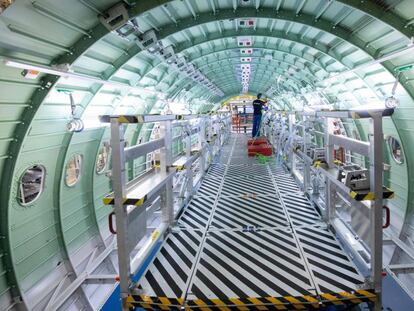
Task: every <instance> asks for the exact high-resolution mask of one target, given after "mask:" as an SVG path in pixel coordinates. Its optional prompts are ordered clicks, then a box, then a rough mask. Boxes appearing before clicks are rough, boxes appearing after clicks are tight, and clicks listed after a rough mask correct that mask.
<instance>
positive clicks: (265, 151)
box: [247, 143, 273, 157]
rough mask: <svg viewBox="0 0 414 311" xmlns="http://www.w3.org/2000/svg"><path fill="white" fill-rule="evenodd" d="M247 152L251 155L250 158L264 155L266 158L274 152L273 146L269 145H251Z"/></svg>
mask: <svg viewBox="0 0 414 311" xmlns="http://www.w3.org/2000/svg"><path fill="white" fill-rule="evenodd" d="M247 152H248V154H249V157H253V156H256V155H259V154H261V155H264V156H267V157H269V156H271V155H272V153H273V151H272V146H271V145H270V144H268V143H266V144H263V145H251V146H248V147H247Z"/></svg>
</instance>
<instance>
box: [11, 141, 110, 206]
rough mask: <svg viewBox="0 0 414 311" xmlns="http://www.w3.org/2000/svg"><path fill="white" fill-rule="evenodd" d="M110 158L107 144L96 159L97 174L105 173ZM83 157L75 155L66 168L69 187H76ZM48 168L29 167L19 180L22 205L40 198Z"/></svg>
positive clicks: (41, 166)
mask: <svg viewBox="0 0 414 311" xmlns="http://www.w3.org/2000/svg"><path fill="white" fill-rule="evenodd" d="M108 158H109V144H107V143H105V144H104V145H103V146H102V147H101V149H100V150H99V153H98V157H97V159H96V173H97V174H103V173H104V172H105V169H106V166H107V163H108ZM82 164H83V155H81V154H75V155H73V156H72V158H71V159H70V160H69V161H68V163H67V164H66V167H65V184H66V185H67V186H68V187H73V186H75V185H76V184H77V183H78V181H79V180H80V177H81V173H82ZM45 175H46V168H45V167H44V166H43V165H33V166H31V167H29V168H28V169H27V170H26V171H25V172H24V174H23V175H22V177H21V178H20V180H19V195H18V201H19V203H20V204H21V205H28V204H30V203H33V202H34V201H35V200H36V199H38V198H39V196H40V194H41V193H42V190H43V187H44V180H45Z"/></svg>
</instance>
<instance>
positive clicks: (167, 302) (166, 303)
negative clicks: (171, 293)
mask: <svg viewBox="0 0 414 311" xmlns="http://www.w3.org/2000/svg"><path fill="white" fill-rule="evenodd" d="M158 299H159V300H160V301H161V303H162V304H161V305H159V307H160V308H161V310H169V309H170V308H169V307H168V306H170V305H171V302H170V300H169V299H168V298H166V297H158Z"/></svg>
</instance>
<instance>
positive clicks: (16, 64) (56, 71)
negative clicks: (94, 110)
mask: <svg viewBox="0 0 414 311" xmlns="http://www.w3.org/2000/svg"><path fill="white" fill-rule="evenodd" d="M4 64H5V65H6V66H8V67H13V68H18V69H25V70H34V71H38V72H41V73H46V74H50V75H54V76H59V77H63V78H73V79H79V80H83V81H88V82H93V83H99V84H103V85H109V86H113V87H119V88H122V89H127V90H138V91H140V92H144V93H148V94H153V95H161V94H163V93H160V92H158V91H155V90H154V91H153V90H148V89H146V88H143V87H138V86H131V85H127V84H125V83H121V82H116V81H108V80H103V79H99V78H95V77H91V76H88V75H85V74H81V73H75V72H71V71H67V70H62V69H60V68H54V67H49V66H44V65H34V64H30V63H26V62H22V61H17V60H12V59H7V58H6V59H5V60H4Z"/></svg>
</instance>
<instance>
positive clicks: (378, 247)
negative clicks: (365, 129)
mask: <svg viewBox="0 0 414 311" xmlns="http://www.w3.org/2000/svg"><path fill="white" fill-rule="evenodd" d="M370 127H371V134H370V135H369V142H370V189H371V192H373V193H374V196H375V199H374V202H373V204H372V205H371V209H370V223H371V228H370V229H371V231H370V237H371V241H370V242H371V278H372V281H373V283H374V289H375V292H376V294H377V299H376V302H375V310H376V311H379V310H381V308H382V297H381V295H382V294H381V291H382V205H383V199H382V191H383V190H382V184H383V159H382V158H383V156H382V140H383V137H384V136H383V131H382V118H381V116H380V115H379V113H374V114H372V119H371V120H370Z"/></svg>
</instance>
